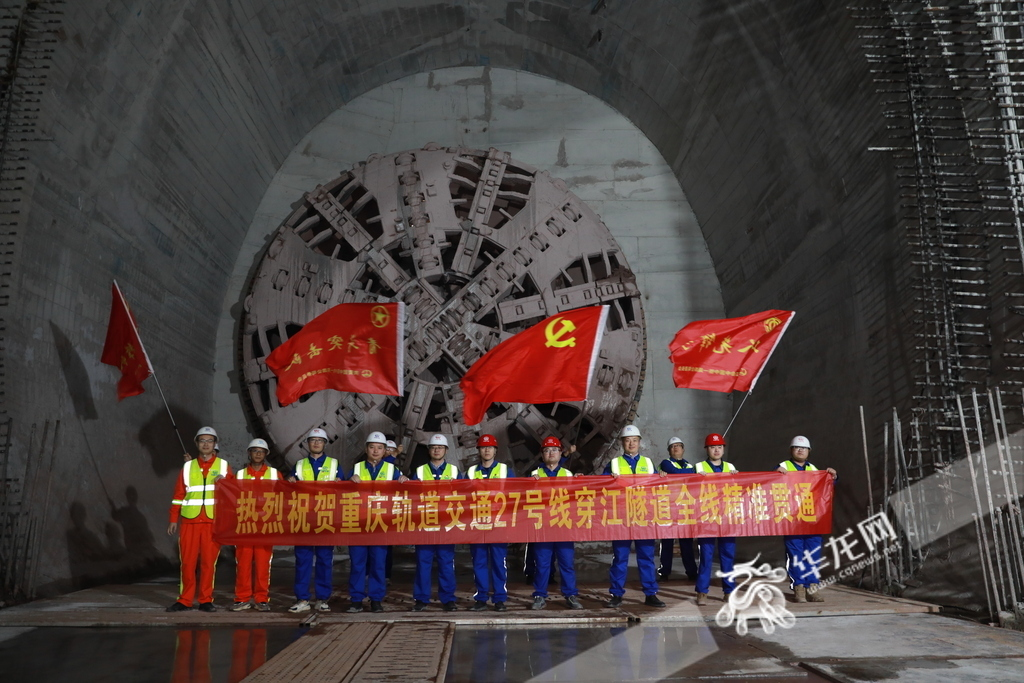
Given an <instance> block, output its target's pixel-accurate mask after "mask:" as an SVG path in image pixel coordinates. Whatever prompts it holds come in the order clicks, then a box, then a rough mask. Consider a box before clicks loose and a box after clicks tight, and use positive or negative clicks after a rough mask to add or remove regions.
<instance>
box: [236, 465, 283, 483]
mask: <svg viewBox="0 0 1024 683" xmlns="http://www.w3.org/2000/svg"><path fill="white" fill-rule="evenodd" d="M263 467H264V468H266V470H267V472H266V473H265V474H264V475H263V481H277V479H278V476H277V470H276V469H274V468H273V467H271V466H270V465H264V466H263ZM235 478H236V479H255V478H256V477H254V476H251V475H250V474H249V467H248V466H246V467H243V468H242V469H240V470H238V471H237V472H235Z"/></svg>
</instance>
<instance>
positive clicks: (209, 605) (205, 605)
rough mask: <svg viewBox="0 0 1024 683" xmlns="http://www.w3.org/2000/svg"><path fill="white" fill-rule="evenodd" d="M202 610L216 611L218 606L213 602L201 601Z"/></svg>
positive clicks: (200, 608)
mask: <svg viewBox="0 0 1024 683" xmlns="http://www.w3.org/2000/svg"><path fill="white" fill-rule="evenodd" d="M199 611H200V612H216V611H217V607H216V606H215V605H214V604H213V603H212V602H201V603H199Z"/></svg>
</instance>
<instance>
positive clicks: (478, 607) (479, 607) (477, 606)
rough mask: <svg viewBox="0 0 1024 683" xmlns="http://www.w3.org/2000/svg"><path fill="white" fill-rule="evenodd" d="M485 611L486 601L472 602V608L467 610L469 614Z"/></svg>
mask: <svg viewBox="0 0 1024 683" xmlns="http://www.w3.org/2000/svg"><path fill="white" fill-rule="evenodd" d="M485 609H487V601H486V600H476V601H474V602H473V606H472V607H470V608H469V610H470V611H471V612H483V611H484V610H485Z"/></svg>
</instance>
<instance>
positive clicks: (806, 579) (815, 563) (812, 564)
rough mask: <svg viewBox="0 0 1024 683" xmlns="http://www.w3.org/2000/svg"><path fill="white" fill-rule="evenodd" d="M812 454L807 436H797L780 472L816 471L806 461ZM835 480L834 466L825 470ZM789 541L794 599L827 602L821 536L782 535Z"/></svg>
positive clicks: (787, 567)
mask: <svg viewBox="0 0 1024 683" xmlns="http://www.w3.org/2000/svg"><path fill="white" fill-rule="evenodd" d="M810 455H811V442H810V440H809V439H808V438H807V437H806V436H794V437H793V441H792V442H790V444H789V460H784V461H782V462H780V463H779V467H778V470H777V471H779V472H782V473H786V472H816V471H817V470H818V468H817V467H815V466H814V465H812V464H811V463H809V462H807V458H809V457H810ZM825 471H826V472H828V473H829V474H830V475H831V476H832V481H835V480H836V479H837V478H838V477H839V474H838V473H837V472H836V471H835V470H834V469H832V468H831V467H828V468H826V470H825ZM783 540H784V542H785V544H786V569H787V570H788V571H789V579H790V581H791V582H792V586H793V600H794V602H825V598H823V597H821V592H820V591H821V579H820V577H819V576H818V567H819V566H820V565H821V536H818V535H816V534H809V535H804V536H783Z"/></svg>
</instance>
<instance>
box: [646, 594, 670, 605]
mask: <svg viewBox="0 0 1024 683" xmlns="http://www.w3.org/2000/svg"><path fill="white" fill-rule="evenodd" d="M644 604H645V605H647V606H648V607H664V606H665V603H664V602H662V601H661V600H659V599H658V596H657V595H648V596H647V599H646V600H644Z"/></svg>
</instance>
